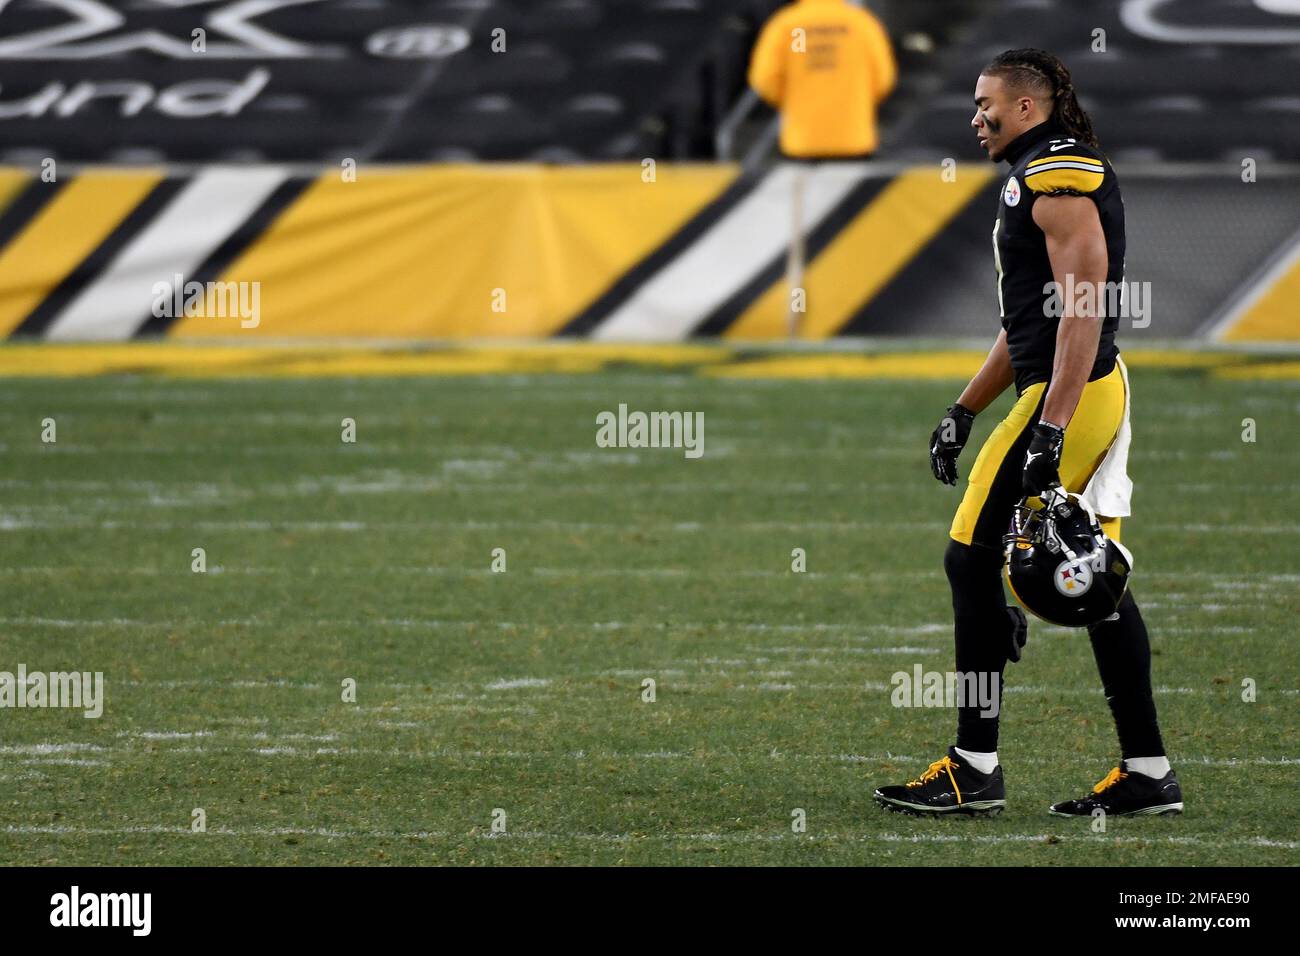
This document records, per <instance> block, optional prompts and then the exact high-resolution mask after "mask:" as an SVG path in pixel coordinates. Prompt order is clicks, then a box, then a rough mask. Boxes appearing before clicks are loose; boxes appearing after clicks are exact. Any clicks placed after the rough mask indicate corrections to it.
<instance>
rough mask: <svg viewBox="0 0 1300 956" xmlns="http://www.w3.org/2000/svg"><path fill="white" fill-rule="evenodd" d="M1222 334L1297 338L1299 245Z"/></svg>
mask: <svg viewBox="0 0 1300 956" xmlns="http://www.w3.org/2000/svg"><path fill="white" fill-rule="evenodd" d="M1221 338H1223V339H1224V340H1226V341H1229V342H1267V341H1274V342H1278V341H1281V342H1297V341H1300V245H1297V247H1296V254H1295V256H1294V257H1293V258H1292V260H1291V264H1290V266H1289V267H1288V268H1287V269H1285V270H1283V272H1282V274H1281V275H1279V276H1278V277H1277V279H1276V280H1275V281H1274V282H1273V284H1272V285H1271V286H1270V287H1269V288H1268V289H1267V291H1265V293H1264V294H1263V295H1262V296H1260V297H1259V298H1258V299H1257V300H1256V301H1255V303H1254V304H1253V305H1252V306H1250V308H1248V309H1247V310H1246V311H1245V312H1244V313H1243V314H1242V315H1241V317H1240V318H1238V319H1237V321H1236V322H1234V323H1233V324H1232V326H1231V327H1230V328H1228V329H1227V330H1226V331H1225V332H1224V333H1223V335H1222V336H1221Z"/></svg>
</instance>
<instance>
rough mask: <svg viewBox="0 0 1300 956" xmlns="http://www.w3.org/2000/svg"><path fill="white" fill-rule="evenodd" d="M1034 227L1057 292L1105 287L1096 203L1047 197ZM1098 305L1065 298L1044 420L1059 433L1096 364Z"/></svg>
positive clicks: (1091, 299) (1093, 299)
mask: <svg viewBox="0 0 1300 956" xmlns="http://www.w3.org/2000/svg"><path fill="white" fill-rule="evenodd" d="M1034 222H1035V223H1037V224H1038V226H1039V228H1040V229H1042V230H1043V235H1044V237H1045V238H1046V240H1047V255H1048V258H1049V259H1051V262H1052V274H1053V276H1054V277H1055V279H1056V282H1057V287H1058V288H1060V289H1062V290H1065V289H1071V288H1074V289H1091V290H1094V291H1096V290H1100V289H1101V288H1102V286H1103V285H1104V284H1105V282H1106V269H1107V266H1108V261H1107V257H1106V237H1105V235H1104V233H1103V232H1102V228H1101V220H1100V219H1099V218H1098V216H1097V207H1096V205H1095V204H1094V203H1093V201H1092V200H1091V199H1088V198H1087V197H1085V196H1044V197H1042V198H1041V199H1039V200H1038V202H1036V203H1035V204H1034ZM1071 280H1072V281H1071ZM1100 301H1101V296H1100V295H1091V296H1087V297H1079V296H1074V295H1067V296H1064V297H1063V302H1062V313H1061V322H1060V326H1059V328H1058V330H1057V333H1056V358H1055V360H1054V361H1053V364H1052V383H1051V385H1050V386H1048V389H1047V397H1046V399H1044V401H1043V415H1042V420H1043V421H1045V422H1050V423H1051V424H1053V425H1057V426H1059V427H1060V428H1065V427H1066V426H1067V425H1069V424H1070V419H1071V418H1073V417H1074V410H1075V408H1076V407H1078V404H1079V396H1081V395H1082V394H1083V386H1084V385H1086V384H1087V383H1088V373H1089V372H1090V371H1092V365H1093V362H1095V361H1096V359H1097V343H1098V340H1099V339H1100V336H1101V323H1102V319H1103V317H1102V314H1101V309H1100V308H1099V304H1100ZM1008 367H1010V366H1009V364H1008ZM963 404H965V403H964V402H963ZM967 407H970V406H967Z"/></svg>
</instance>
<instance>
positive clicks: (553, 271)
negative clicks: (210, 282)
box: [171, 164, 738, 339]
mask: <svg viewBox="0 0 1300 956" xmlns="http://www.w3.org/2000/svg"><path fill="white" fill-rule="evenodd" d="M737 172H738V171H737V169H736V167H734V166H727V165H722V166H719V165H712V164H710V165H681V166H678V165H670V164H660V166H659V167H658V169H657V170H656V175H655V181H654V182H645V181H644V180H643V173H642V167H641V166H640V165H629V164H619V165H610V166H576V167H546V166H532V165H527V166H525V165H519V166H476V165H452V166H436V167H427V168H410V169H393V170H382V171H367V170H362V171H361V173H360V176H359V179H358V180H357V181H356V182H352V183H348V182H342V181H341V180H340V177H339V176H338V175H337V174H330V175H327V176H322V177H321V178H320V179H319V180H317V181H316V182H315V183H314V184H313V185H312V186H311V187H310V188H309V189H308V190H307V192H306V193H304V194H303V195H302V196H301V197H300V198H299V199H298V200H297V202H295V203H294V204H293V205H292V206H290V208H289V209H288V210H287V211H286V212H285V213H284V214H283V215H282V216H281V217H280V218H279V219H278V220H277V221H276V222H275V223H274V224H273V225H272V226H271V228H270V229H269V230H267V232H266V233H264V234H263V235H262V236H261V237H259V238H258V239H257V240H255V241H254V242H253V244H252V245H251V247H250V248H249V249H248V250H247V251H245V252H244V253H243V254H242V255H241V256H239V258H238V259H237V260H236V261H235V262H233V263H232V264H231V267H230V268H229V269H228V270H227V271H226V273H225V274H224V275H223V276H222V277H221V278H222V279H223V280H224V281H228V282H231V281H233V282H259V283H261V311H262V316H261V323H260V325H259V326H258V327H257V328H256V329H254V330H248V331H247V332H245V333H242V334H247V335H249V336H259V337H267V338H285V337H301V336H310V337H317V338H320V337H354V336H369V337H379V338H392V339H403V338H426V339H427V338H522V337H529V336H545V335H549V334H551V333H553V332H555V331H557V330H558V329H560V328H561V327H563V326H564V325H565V324H566V323H567V322H568V321H569V320H570V319H572V318H573V317H574V316H575V315H577V314H578V313H579V312H581V311H582V309H583V308H584V307H585V306H587V305H588V304H589V303H590V302H591V301H592V300H594V299H595V298H596V297H597V296H599V295H600V294H601V293H602V292H604V291H605V290H606V289H607V288H608V287H609V286H610V285H611V284H612V283H613V282H615V281H616V280H617V279H618V278H619V277H620V276H622V275H623V274H624V273H625V272H627V271H628V270H629V269H631V268H632V267H633V266H634V265H636V264H637V263H638V262H639V261H640V260H641V259H643V258H644V257H646V256H647V255H649V254H650V253H651V252H652V251H654V250H655V249H656V248H657V247H658V246H659V245H661V244H662V243H663V242H664V241H666V240H667V239H668V238H669V237H670V236H671V235H672V234H673V232H675V231H676V230H677V229H678V228H679V227H680V226H682V225H683V224H684V223H685V222H686V221H687V220H688V219H690V218H691V217H692V216H693V215H695V214H696V213H697V212H698V211H699V210H700V209H701V208H702V207H703V206H705V205H706V204H707V203H708V202H709V201H711V200H713V199H715V198H716V197H717V196H719V195H720V194H721V193H722V192H723V191H724V190H725V189H726V187H727V186H728V185H729V184H730V183H731V181H732V180H733V179H734V178H735V176H736V175H737ZM171 334H172V335H174V336H177V337H211V336H219V337H221V336H231V335H234V336H239V335H240V334H241V332H240V330H239V322H238V319H237V318H231V319H226V320H222V319H213V318H210V317H209V318H205V317H191V318H185V319H183V320H181V321H179V322H177V323H176V324H175V325H174V326H173V327H172V330H171Z"/></svg>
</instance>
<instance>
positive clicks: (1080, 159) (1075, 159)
mask: <svg viewBox="0 0 1300 956" xmlns="http://www.w3.org/2000/svg"><path fill="white" fill-rule="evenodd" d="M1062 161H1068V162H1072V163H1087V164H1088V165H1089V166H1095V167H1097V168H1098V169H1104V168H1105V164H1104V163H1103V162H1102V161H1101V160H1100V159H1093V158H1092V157H1091V156H1069V155H1065V156H1044V157H1043V158H1042V159H1035V160H1034V161H1033V162H1031V163H1029V165H1027V166H1026V167H1025V168H1026V169H1033V168H1034V167H1035V166H1043V165H1046V164H1048V163H1059V162H1062Z"/></svg>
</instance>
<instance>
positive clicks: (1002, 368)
mask: <svg viewBox="0 0 1300 956" xmlns="http://www.w3.org/2000/svg"><path fill="white" fill-rule="evenodd" d="M1103 251H1105V250H1104V249H1103ZM1014 380H1015V373H1014V372H1013V371H1012V370H1011V353H1010V352H1009V351H1007V333H1006V330H1005V329H1003V330H1002V331H1001V332H999V333H998V337H997V339H996V340H995V341H994V343H993V348H991V349H989V354H988V356H987V357H985V359H984V364H983V365H981V366H980V370H979V371H978V372H976V373H975V377H974V378H972V379H971V380H970V384H969V385H967V386H966V388H965V390H964V391H963V392H962V393H961V397H959V398H958V399H957V404H959V405H961V406H962V407H963V408H969V409H970V410H971V411H972V412H974V413H975V414H976V415H978V414H979V413H980V412H982V411H984V409H986V408H988V407H989V405H991V404H992V403H993V400H994V399H996V398H997V397H998V396H999V395H1001V394H1002V393H1003V392H1005V391H1006V390H1007V389H1008V388H1010V387H1011V383H1012V382H1013V381H1014Z"/></svg>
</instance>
